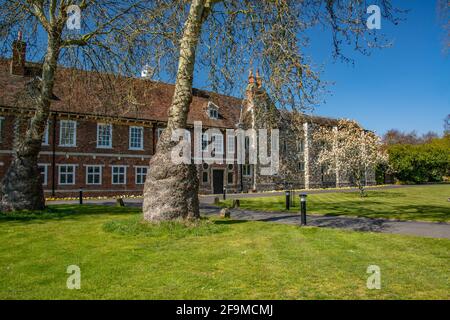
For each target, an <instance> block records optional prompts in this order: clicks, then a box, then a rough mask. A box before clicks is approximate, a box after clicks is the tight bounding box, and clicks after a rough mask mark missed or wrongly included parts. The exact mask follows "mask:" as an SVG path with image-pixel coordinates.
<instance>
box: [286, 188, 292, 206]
mask: <svg viewBox="0 0 450 320" xmlns="http://www.w3.org/2000/svg"><path fill="white" fill-rule="evenodd" d="M290 208H291V192H290V191H289V190H287V191H286V210H288V211H289V209H290Z"/></svg>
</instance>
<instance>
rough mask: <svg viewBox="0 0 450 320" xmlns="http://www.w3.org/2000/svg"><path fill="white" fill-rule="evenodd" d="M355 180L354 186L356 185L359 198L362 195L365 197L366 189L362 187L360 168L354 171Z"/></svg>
mask: <svg viewBox="0 0 450 320" xmlns="http://www.w3.org/2000/svg"><path fill="white" fill-rule="evenodd" d="M355 178H356V179H355V180H356V186H357V187H358V189H359V196H360V197H361V198H363V197H365V196H366V191H365V189H364V184H363V183H362V173H361V170H357V171H356V172H355Z"/></svg>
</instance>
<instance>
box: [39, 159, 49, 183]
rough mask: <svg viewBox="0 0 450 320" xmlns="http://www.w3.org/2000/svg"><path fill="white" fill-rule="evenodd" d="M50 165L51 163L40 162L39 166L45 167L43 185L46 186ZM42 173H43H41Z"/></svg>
mask: <svg viewBox="0 0 450 320" xmlns="http://www.w3.org/2000/svg"><path fill="white" fill-rule="evenodd" d="M49 166H50V164H49V163H38V167H42V168H44V180H43V181H42V185H43V186H46V185H47V184H48V167H49ZM41 175H42V173H41Z"/></svg>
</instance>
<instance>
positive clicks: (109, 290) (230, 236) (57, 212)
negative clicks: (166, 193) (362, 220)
mask: <svg viewBox="0 0 450 320" xmlns="http://www.w3.org/2000/svg"><path fill="white" fill-rule="evenodd" d="M65 213H67V214H65ZM198 227H199V228H198V230H200V231H199V232H196V231H194V229H195V228H193V227H192V226H191V225H179V224H177V225H172V226H170V225H162V226H160V227H158V226H152V225H150V226H148V225H145V224H141V223H140V220H139V209H134V208H125V209H124V208H112V207H105V206H93V205H91V206H88V205H86V206H82V207H80V206H77V205H65V206H52V207H50V210H49V211H47V212H42V213H40V214H36V217H35V218H33V219H26V218H25V217H24V214H23V213H22V214H16V215H13V216H1V219H0V243H1V245H0V271H1V273H2V276H1V277H0V298H1V299H92V298H95V299H432V298H437V299H449V298H450V284H449V281H450V274H449V269H448V261H449V258H450V241H449V240H443V239H428V238H417V237H407V236H398V235H387V234H375V233H358V232H350V231H340V230H331V229H325V228H311V227H307V228H299V227H296V226H290V225H282V224H274V223H264V222H244V221H235V220H221V219H216V220H209V221H208V220H203V221H202V222H200V225H199V226H198ZM373 264H375V265H378V266H380V268H381V285H382V287H381V289H380V290H369V289H367V287H366V281H367V277H368V276H369V274H367V273H366V270H367V267H368V266H369V265H373ZM69 265H78V266H79V267H80V268H81V289H80V290H69V289H67V287H66V281H67V277H68V276H69V275H68V274H67V273H66V270H67V267H68V266H69Z"/></svg>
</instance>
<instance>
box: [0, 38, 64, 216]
mask: <svg viewBox="0 0 450 320" xmlns="http://www.w3.org/2000/svg"><path fill="white" fill-rule="evenodd" d="M59 48H60V31H55V32H54V34H52V35H49V38H48V45H47V52H46V55H45V60H44V63H43V65H42V80H38V79H34V80H33V81H31V82H29V83H28V84H27V86H26V88H25V89H24V90H23V92H22V93H21V97H19V99H18V100H17V101H18V105H17V107H19V108H20V107H24V106H25V105H26V104H30V106H32V107H34V108H36V111H35V113H34V115H33V117H32V118H31V120H30V122H29V124H28V126H27V130H26V131H25V134H23V130H22V123H23V122H24V121H23V120H24V119H21V118H17V119H16V128H15V140H14V147H13V149H14V150H13V160H12V162H11V164H10V166H9V168H8V170H7V172H6V174H5V176H4V178H3V180H2V184H1V187H0V210H1V211H4V212H5V211H6V212H7V211H14V210H42V209H44V207H45V197H44V190H43V187H42V181H41V174H40V172H39V169H38V165H37V161H38V156H39V152H40V151H41V145H42V137H43V134H44V131H45V127H46V125H47V120H48V116H49V113H50V99H51V97H52V95H53V85H54V79H55V72H56V66H57V61H58V56H59ZM53 143H55V142H53Z"/></svg>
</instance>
